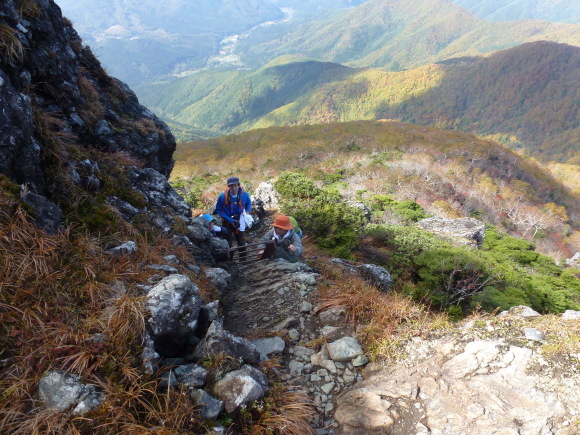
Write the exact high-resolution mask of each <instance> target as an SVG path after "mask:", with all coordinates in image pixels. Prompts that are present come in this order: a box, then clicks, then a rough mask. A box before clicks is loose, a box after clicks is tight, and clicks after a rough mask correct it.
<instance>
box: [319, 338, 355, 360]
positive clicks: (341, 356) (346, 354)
mask: <svg viewBox="0 0 580 435" xmlns="http://www.w3.org/2000/svg"><path fill="white" fill-rule="evenodd" d="M327 349H328V355H329V356H330V358H331V359H332V360H334V361H350V360H352V359H353V358H356V357H357V356H359V355H362V354H363V350H362V347H361V345H360V344H359V342H358V341H357V340H356V339H355V338H353V337H343V338H341V339H340V340H336V341H335V342H333V343H327Z"/></svg>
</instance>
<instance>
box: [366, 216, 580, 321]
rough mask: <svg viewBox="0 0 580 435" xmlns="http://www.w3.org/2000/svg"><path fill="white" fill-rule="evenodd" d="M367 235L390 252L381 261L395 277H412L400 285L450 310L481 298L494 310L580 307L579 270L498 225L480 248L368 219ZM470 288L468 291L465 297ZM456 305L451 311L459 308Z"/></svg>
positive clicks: (545, 310)
mask: <svg viewBox="0 0 580 435" xmlns="http://www.w3.org/2000/svg"><path fill="white" fill-rule="evenodd" d="M363 235H364V236H365V237H367V238H370V239H371V240H372V242H371V243H372V244H373V245H379V246H380V248H381V249H383V250H384V251H385V252H386V261H385V262H384V264H381V265H382V266H384V267H386V268H387V270H388V271H389V273H390V274H391V275H392V277H393V279H395V280H399V279H400V278H404V279H405V280H409V281H410V283H411V285H407V286H405V283H400V285H401V286H402V287H403V288H407V289H412V291H411V293H410V294H411V295H412V296H414V297H415V298H416V299H419V300H420V299H427V300H428V301H429V302H430V303H431V304H433V305H434V306H437V307H440V308H444V309H446V310H449V307H450V306H457V305H459V306H460V307H461V308H462V311H463V312H467V311H468V310H469V309H470V308H472V307H475V306H476V305H478V304H479V305H481V307H482V308H483V309H485V310H486V311H490V312H491V311H494V310H496V309H498V308H499V309H501V310H507V309H509V308H510V307H512V306H515V305H527V306H529V307H531V308H533V309H534V310H536V311H539V312H542V313H561V312H563V311H565V310H569V309H571V310H579V309H580V280H579V279H578V274H579V272H578V271H577V270H563V269H561V268H559V267H558V266H557V265H556V264H555V263H554V261H553V260H552V259H551V258H549V257H546V256H544V255H541V254H539V253H537V252H535V251H533V244H531V243H529V242H526V241H525V240H520V239H517V238H514V237H509V236H505V235H503V234H500V233H499V232H498V231H497V229H496V228H494V227H490V231H488V233H487V235H486V240H485V243H484V247H483V249H482V250H479V251H478V250H473V249H470V248H466V247H451V246H450V245H449V244H448V243H446V242H443V241H441V240H440V239H437V238H436V237H435V236H434V235H432V234H430V233H427V232H425V231H423V230H421V229H419V228H416V227H412V226H396V225H368V226H367V227H366V228H365V230H364V231H363ZM487 236H489V237H487ZM367 242H368V240H367ZM474 290H476V291H474ZM466 293H470V294H469V295H468V297H465V298H461V296H462V295H465V294H466ZM453 310H454V311H453ZM453 310H452V311H453V312H452V313H451V312H450V315H451V314H453V315H456V314H457V313H458V312H459V310H457V309H453Z"/></svg>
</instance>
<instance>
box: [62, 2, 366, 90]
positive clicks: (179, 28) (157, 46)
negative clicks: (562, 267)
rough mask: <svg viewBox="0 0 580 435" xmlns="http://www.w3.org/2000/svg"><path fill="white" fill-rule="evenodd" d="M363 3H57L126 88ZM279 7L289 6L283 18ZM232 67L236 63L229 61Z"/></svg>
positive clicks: (196, 65)
mask: <svg viewBox="0 0 580 435" xmlns="http://www.w3.org/2000/svg"><path fill="white" fill-rule="evenodd" d="M362 2H363V1H362V0H288V1H286V0H271V1H268V0H216V1H210V0H195V1H185V0H168V1H165V2H156V1H152V0H144V1H136V0H99V1H96V2H95V1H93V0H57V3H58V4H59V5H60V6H61V8H62V10H63V14H64V15H65V16H67V17H68V18H70V19H71V20H72V21H73V22H74V25H75V28H76V30H77V31H78V32H79V34H80V35H81V36H82V37H83V39H84V40H85V43H87V44H89V45H90V46H91V47H92V48H93V50H94V51H95V52H96V53H97V55H98V57H99V59H100V60H101V62H102V63H103V64H104V65H105V66H106V67H107V69H108V70H109V71H110V73H111V74H112V75H114V76H115V77H118V78H120V79H121V80H123V81H125V82H126V83H128V84H129V85H136V84H139V83H148V82H151V81H155V80H157V79H159V78H160V77H164V76H166V75H168V74H180V73H187V72H190V71H192V70H199V69H201V68H204V67H206V66H207V64H208V60H209V59H210V58H211V57H212V56H215V55H219V53H220V51H221V50H223V46H222V45H221V41H222V40H223V39H224V38H225V37H227V36H230V35H240V34H244V33H245V32H247V31H248V30H249V29H251V28H253V27H255V26H258V25H260V24H263V23H266V22H272V21H276V20H281V19H283V18H285V17H286V18H288V17H291V18H292V19H290V20H289V21H288V22H287V23H285V25H284V26H265V27H264V29H265V31H266V32H267V33H268V34H269V35H271V34H277V33H276V32H278V31H282V32H286V31H288V29H293V28H295V26H296V25H297V23H303V22H308V21H310V20H312V19H313V18H315V17H316V18H321V17H325V16H328V14H329V13H335V12H336V11H337V10H341V9H344V8H350V7H354V6H357V5H359V4H360V3H362ZM280 8H291V9H292V11H287V13H286V14H285V13H284V12H282V10H281V9H280ZM234 63H235V62H234Z"/></svg>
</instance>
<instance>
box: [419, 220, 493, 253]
mask: <svg viewBox="0 0 580 435" xmlns="http://www.w3.org/2000/svg"><path fill="white" fill-rule="evenodd" d="M417 226H418V227H419V228H423V229H424V230H425V231H429V232H431V233H434V234H437V235H439V236H442V237H444V238H446V239H448V240H450V241H452V242H455V243H460V244H465V245H471V246H474V247H477V248H479V247H481V245H482V244H483V240H484V239H485V223H483V222H481V221H479V220H477V219H473V218H460V219H449V218H442V217H432V218H427V219H422V220H420V221H419V222H417Z"/></svg>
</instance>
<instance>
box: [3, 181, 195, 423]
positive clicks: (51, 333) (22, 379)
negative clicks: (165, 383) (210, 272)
mask: <svg viewBox="0 0 580 435" xmlns="http://www.w3.org/2000/svg"><path fill="white" fill-rule="evenodd" d="M3 186H4V184H3ZM7 187H9V186H7ZM8 191H9V189H6V190H2V192H0V204H2V207H3V210H9V209H13V210H14V212H13V213H0V258H2V261H0V360H1V361H2V364H0V391H2V393H1V394H2V400H1V401H0V433H11V434H12V433H18V434H53V433H54V434H56V433H58V434H74V433H97V434H116V433H163V431H165V432H166V433H170V432H171V433H180V432H193V433H199V432H198V430H199V427H200V426H199V422H200V420H199V418H198V416H197V414H196V413H195V412H192V410H193V409H194V407H195V404H194V403H192V400H191V399H190V397H189V395H187V394H185V392H182V391H176V390H172V391H170V392H165V393H163V394H160V393H159V392H158V391H157V390H158V389H157V379H156V378H151V379H147V378H146V377H145V376H144V375H143V372H142V370H141V368H140V367H141V361H140V350H141V343H142V337H143V331H144V329H145V317H146V314H145V309H144V304H143V302H144V301H143V297H142V296H141V295H140V293H139V291H138V290H137V288H136V286H135V284H137V283H142V282H146V280H147V279H148V278H149V277H151V276H152V275H153V274H154V273H155V272H154V271H151V270H150V269H147V265H148V264H152V263H162V262H163V260H162V257H163V256H164V255H167V254H169V253H175V254H177V255H178V257H180V259H182V260H184V261H185V260H188V259H187V258H186V251H182V250H180V249H176V248H175V247H173V246H172V245H171V244H170V243H169V242H167V241H164V242H162V240H166V239H163V238H162V237H158V238H156V237H153V236H152V235H150V236H149V238H147V237H145V236H139V235H138V234H136V233H134V234H132V235H133V236H136V237H135V238H134V240H136V242H137V245H138V247H139V248H138V251H137V253H136V254H135V255H134V256H132V257H127V258H121V259H117V258H112V257H111V256H109V255H107V254H106V253H105V251H104V248H103V247H104V246H105V245H106V243H107V242H105V241H104V240H108V238H106V239H102V238H99V237H98V236H92V237H89V235H88V234H86V233H84V232H83V231H81V230H80V228H78V227H75V226H72V227H69V229H68V230H67V231H65V232H62V233H59V234H57V235H54V236H49V235H47V234H45V233H44V232H43V231H42V230H39V229H37V228H36V227H35V226H34V225H32V224H31V223H30V217H29V216H28V215H27V213H26V212H25V211H24V210H23V209H22V208H20V207H19V206H18V203H17V200H18V198H17V196H13V197H9V196H7V195H6V192H8ZM119 237H122V235H121V234H119ZM152 238H153V239H154V240H152ZM121 240H122V239H121ZM155 243H157V245H155ZM189 261H190V262H191V259H189ZM179 267H182V266H179ZM121 283H122V284H121ZM98 337H100V338H98ZM48 370H65V371H68V372H71V373H75V374H77V375H79V376H80V377H81V378H82V379H84V380H85V381H87V382H90V383H93V384H95V385H97V386H99V387H100V389H101V390H102V392H103V393H104V394H105V396H106V398H107V399H106V401H105V403H104V404H103V405H102V406H101V407H100V408H99V409H98V410H95V411H94V412H93V413H91V414H90V417H79V416H73V415H70V414H69V413H67V412H63V413H54V412H52V411H47V410H44V409H43V408H42V406H41V404H40V403H38V402H37V401H36V397H37V390H38V382H39V380H40V378H41V376H42V375H43V374H44V373H46V371H48Z"/></svg>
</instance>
